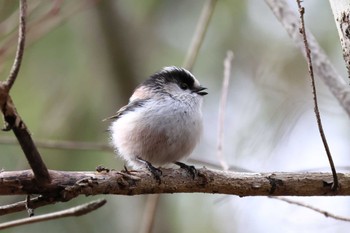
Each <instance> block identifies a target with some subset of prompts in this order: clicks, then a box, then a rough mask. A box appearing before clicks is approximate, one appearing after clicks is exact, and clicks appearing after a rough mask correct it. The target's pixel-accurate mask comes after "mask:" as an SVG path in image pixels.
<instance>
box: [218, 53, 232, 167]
mask: <svg viewBox="0 0 350 233" xmlns="http://www.w3.org/2000/svg"><path fill="white" fill-rule="evenodd" d="M232 59H233V52H232V51H230V50H229V51H227V54H226V58H225V60H224V79H223V81H222V89H221V99H220V105H219V106H220V107H219V117H218V138H217V154H216V155H217V158H218V160H219V162H220V164H221V167H222V168H223V169H224V170H225V171H227V170H228V169H229V166H228V164H227V162H226V160H225V159H224V156H223V149H222V144H223V140H224V121H225V109H226V104H227V96H228V87H229V84H230V76H231V62H232Z"/></svg>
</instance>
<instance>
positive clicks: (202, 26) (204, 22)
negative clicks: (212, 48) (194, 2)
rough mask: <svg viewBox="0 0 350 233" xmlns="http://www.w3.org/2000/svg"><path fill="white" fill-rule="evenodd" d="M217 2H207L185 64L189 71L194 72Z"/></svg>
mask: <svg viewBox="0 0 350 233" xmlns="http://www.w3.org/2000/svg"><path fill="white" fill-rule="evenodd" d="M216 2H217V0H207V2H206V3H205V5H204V7H203V9H202V13H201V16H200V17H199V20H198V24H197V28H196V31H195V33H194V36H193V38H192V41H191V45H190V47H189V49H188V52H187V56H186V58H185V62H184V67H185V68H186V69H188V70H189V71H191V70H192V68H193V65H194V62H195V61H196V59H197V56H198V53H199V49H200V47H201V45H202V43H203V40H204V36H205V33H206V31H207V29H208V26H209V22H210V19H211V16H212V15H213V13H214V9H215V5H216Z"/></svg>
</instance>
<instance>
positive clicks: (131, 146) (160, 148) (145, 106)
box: [107, 66, 208, 179]
mask: <svg viewBox="0 0 350 233" xmlns="http://www.w3.org/2000/svg"><path fill="white" fill-rule="evenodd" d="M206 89H207V88H205V87H202V86H201V85H200V84H199V82H198V80H197V79H196V78H195V77H194V76H193V75H192V74H191V73H190V72H189V71H187V70H186V69H184V68H178V67H175V66H170V67H164V68H163V69H162V70H160V71H159V72H157V73H155V74H153V75H152V76H150V77H149V78H148V79H146V80H145V81H144V82H143V83H141V84H140V85H139V86H138V87H137V88H136V89H135V91H134V93H133V94H132V96H131V97H130V99H129V103H128V104H127V105H126V106H124V107H122V108H121V109H120V110H119V111H118V112H117V113H116V115H114V116H112V117H109V118H107V119H111V120H113V122H112V123H111V125H110V127H109V131H110V134H111V143H112V145H113V147H114V148H115V150H116V153H117V154H119V155H120V157H122V158H123V159H124V160H125V161H126V162H127V164H128V165H130V166H132V167H133V168H134V169H137V168H141V167H146V168H147V169H148V170H149V171H151V172H152V173H153V175H154V176H155V177H156V178H157V179H159V176H160V175H161V171H160V169H158V168H155V167H154V165H158V166H161V165H165V164H169V163H175V164H177V165H179V166H180V167H181V168H184V169H187V170H188V171H189V172H191V173H192V174H193V176H194V174H195V173H194V172H195V168H194V167H193V166H188V165H186V164H184V163H181V162H179V160H181V159H183V158H185V157H187V156H189V155H190V154H191V153H192V151H193V149H194V148H195V146H196V144H197V143H198V142H199V139H200V136H201V134H202V128H203V126H202V111H201V106H202V102H203V96H204V95H206V94H208V93H207V92H205V91H204V90H206Z"/></svg>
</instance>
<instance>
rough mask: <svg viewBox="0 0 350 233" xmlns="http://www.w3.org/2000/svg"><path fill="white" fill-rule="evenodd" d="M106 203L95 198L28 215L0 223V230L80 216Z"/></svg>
mask: <svg viewBox="0 0 350 233" xmlns="http://www.w3.org/2000/svg"><path fill="white" fill-rule="evenodd" d="M104 204H106V200H104V199H102V200H96V201H92V202H89V203H86V204H83V205H80V206H76V207H72V208H69V209H66V210H62V211H57V212H54V213H49V214H44V215H40V216H35V217H29V218H25V219H19V220H14V221H11V222H6V223H2V224H0V230H3V229H6V228H10V227H14V226H20V225H25V224H31V223H35V222H42V221H47V220H52V219H57V218H65V217H71V216H81V215H84V214H87V213H90V212H91V211H94V210H96V209H98V208H100V207H101V206H103V205H104Z"/></svg>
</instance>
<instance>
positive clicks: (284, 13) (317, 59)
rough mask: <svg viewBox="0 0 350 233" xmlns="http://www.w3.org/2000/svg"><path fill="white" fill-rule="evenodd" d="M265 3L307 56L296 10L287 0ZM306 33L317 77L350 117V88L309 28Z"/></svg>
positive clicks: (267, 1) (267, 0)
mask: <svg viewBox="0 0 350 233" xmlns="http://www.w3.org/2000/svg"><path fill="white" fill-rule="evenodd" d="M265 2H266V3H267V5H268V6H269V7H270V8H271V10H272V12H273V13H274V14H275V16H276V18H277V19H278V21H279V22H280V23H281V24H282V26H283V27H284V29H285V30H286V31H287V32H288V34H289V36H290V37H291V38H292V40H293V41H294V43H295V44H296V46H297V47H298V48H299V49H300V51H301V52H302V53H303V55H304V56H306V54H305V48H304V42H303V39H302V38H301V37H300V32H299V24H300V22H299V16H298V15H297V14H296V13H295V10H293V9H291V7H290V6H289V5H288V3H287V2H286V1H285V0H265ZM305 31H306V36H307V38H308V41H309V47H310V50H311V58H312V61H313V67H314V71H315V74H316V76H317V77H320V78H321V80H322V81H323V82H324V83H325V84H326V86H327V87H328V88H329V90H330V91H331V92H332V94H333V95H334V96H335V98H336V99H337V100H338V102H339V103H340V105H341V106H342V107H343V108H344V110H345V111H346V113H347V114H348V116H350V89H349V87H348V86H347V85H346V82H345V81H344V79H343V77H341V76H340V75H339V74H338V73H337V71H336V69H335V68H334V66H333V65H332V64H331V62H330V61H329V59H328V57H327V55H326V54H325V52H324V51H323V49H322V48H321V47H320V46H319V44H318V43H317V41H316V39H315V37H314V36H313V35H312V34H311V33H310V31H309V30H308V29H307V28H306V30H305Z"/></svg>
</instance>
